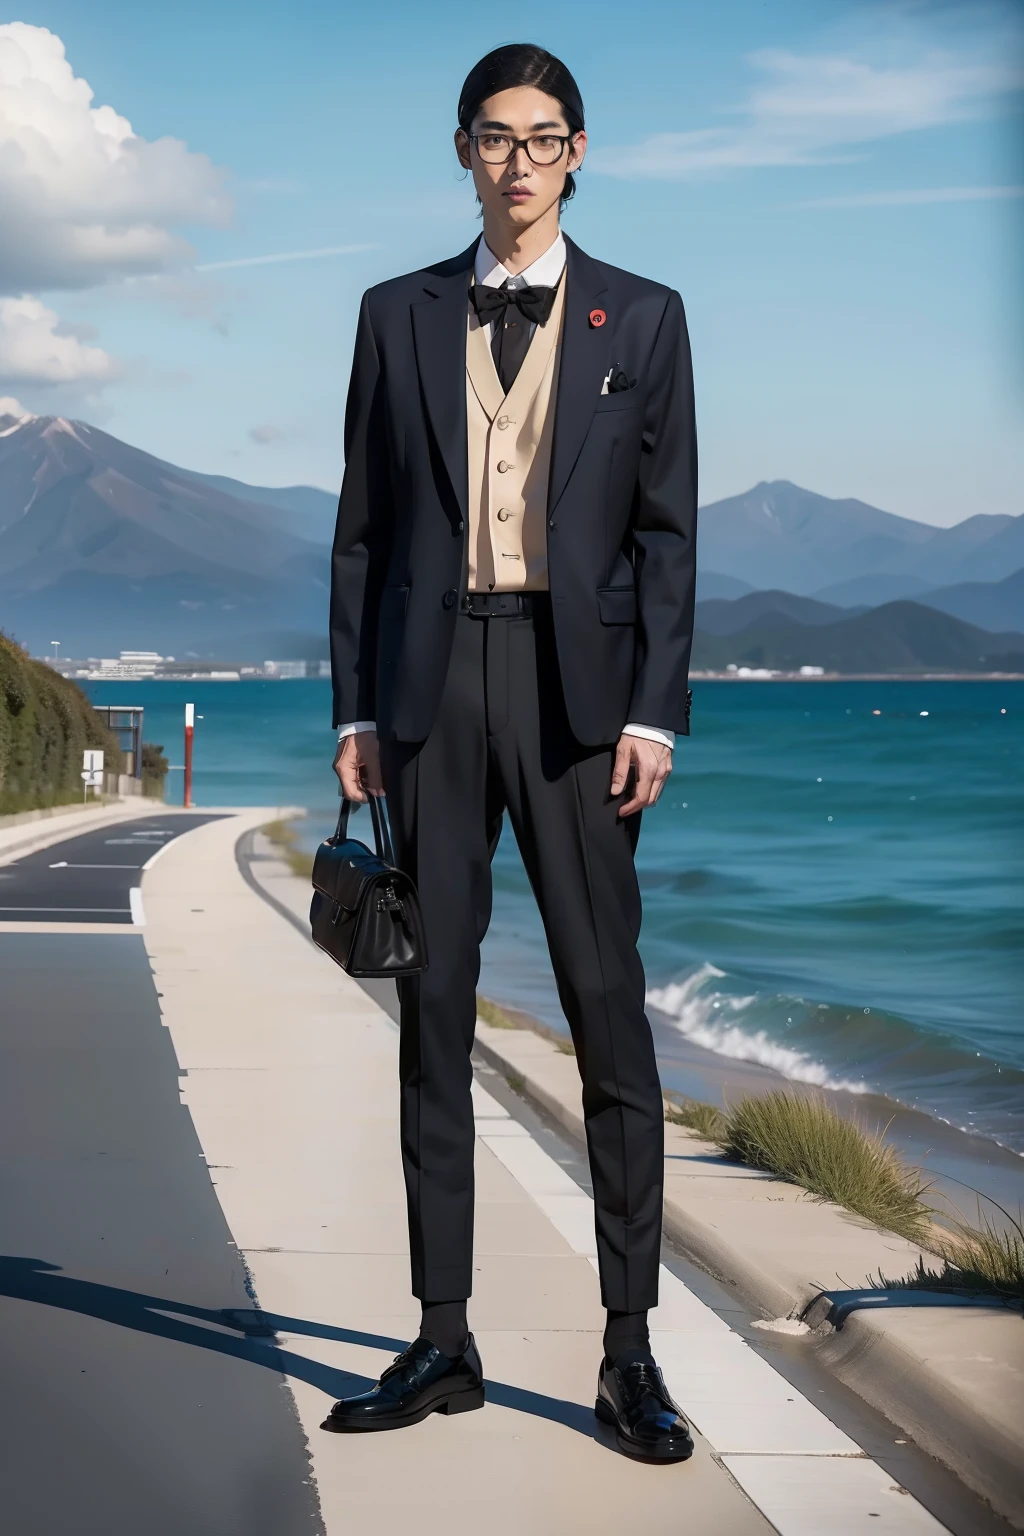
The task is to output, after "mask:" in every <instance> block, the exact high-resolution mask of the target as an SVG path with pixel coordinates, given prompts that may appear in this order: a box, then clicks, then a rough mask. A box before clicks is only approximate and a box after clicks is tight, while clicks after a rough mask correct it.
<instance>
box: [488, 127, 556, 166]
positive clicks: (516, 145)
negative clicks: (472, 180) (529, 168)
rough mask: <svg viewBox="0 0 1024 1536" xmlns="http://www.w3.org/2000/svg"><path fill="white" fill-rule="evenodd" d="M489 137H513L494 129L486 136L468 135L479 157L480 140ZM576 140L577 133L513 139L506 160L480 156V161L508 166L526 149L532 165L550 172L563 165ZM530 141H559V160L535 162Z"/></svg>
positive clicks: (532, 135) (548, 134) (541, 134)
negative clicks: (556, 166) (569, 148)
mask: <svg viewBox="0 0 1024 1536" xmlns="http://www.w3.org/2000/svg"><path fill="white" fill-rule="evenodd" d="M488 137H493V138H496V139H497V138H501V139H505V138H511V137H512V136H511V134H506V133H499V132H497V131H496V130H495V129H493V128H492V129H490V130H489V131H488V133H486V134H483V133H467V134H466V138H467V139H468V140H469V142H470V143H471V144H475V145H476V147H477V148H476V152H477V154H478V155H480V140H481V139H482V138H488ZM575 138H576V134H575V133H532V134H531V135H530V138H529V139H515V138H513V139H512V148H511V149H510V150H509V152H508V154H507V155H506V156H505V158H504V160H484V157H483V155H480V159H481V161H483V164H484V165H508V164H509V163H510V161H512V160H514V159H515V157H516V155H517V154H518V152H519V151H520V150H521V149H525V150H526V158H527V159H528V160H529V162H530V164H531V165H536V166H538V167H539V168H540V169H541V170H542V171H543V170H550V168H551V167H552V166H553V165H559V164H560V163H561V161H562V160H563V158H564V157H565V151H566V146H567V145H569V144H571V143H572V142H573V140H574V139H575ZM530 139H557V140H558V142H559V144H560V145H561V146H562V147H561V149H560V150H559V152H558V157H557V159H555V160H535V159H534V158H533V156H532V155H531V154H530Z"/></svg>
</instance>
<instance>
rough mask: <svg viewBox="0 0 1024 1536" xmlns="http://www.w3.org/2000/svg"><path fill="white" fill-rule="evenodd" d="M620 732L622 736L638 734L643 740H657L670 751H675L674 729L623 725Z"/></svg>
mask: <svg viewBox="0 0 1024 1536" xmlns="http://www.w3.org/2000/svg"><path fill="white" fill-rule="evenodd" d="M622 734H623V736H640V737H642V738H643V740H644V741H657V742H660V743H661V745H662V746H663V747H668V749H669V751H670V752H674V751H675V745H676V733H675V731H659V730H658V728H657V727H656V726H653V725H624V726H623V727H622Z"/></svg>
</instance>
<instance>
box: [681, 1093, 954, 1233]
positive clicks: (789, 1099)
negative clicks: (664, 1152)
mask: <svg viewBox="0 0 1024 1536" xmlns="http://www.w3.org/2000/svg"><path fill="white" fill-rule="evenodd" d="M666 1119H668V1120H671V1121H674V1122H675V1123H676V1124H680V1125H687V1126H689V1127H690V1128H691V1129H693V1130H696V1131H697V1132H698V1133H699V1134H700V1135H702V1136H704V1137H705V1139H706V1140H709V1141H712V1142H714V1143H715V1144H716V1145H717V1146H719V1147H720V1148H721V1150H722V1151H723V1153H724V1154H725V1155H726V1156H727V1157H732V1158H735V1159H736V1161H737V1162H741V1163H745V1164H746V1165H747V1167H749V1168H760V1169H763V1170H764V1171H765V1172H767V1173H773V1174H775V1176H776V1177H777V1178H781V1179H786V1180H788V1181H789V1182H790V1183H792V1184H800V1185H802V1187H803V1188H804V1189H806V1190H808V1191H809V1192H810V1193H811V1194H813V1195H817V1196H819V1197H820V1198H821V1199H822V1200H831V1201H833V1202H834V1204H836V1205H841V1206H844V1207H845V1208H846V1209H847V1210H848V1211H853V1212H854V1213H855V1214H856V1215H858V1216H863V1217H864V1218H865V1220H867V1221H870V1222H873V1223H874V1224H875V1225H876V1226H879V1227H884V1228H886V1230H887V1231H890V1232H896V1233H898V1234H899V1235H900V1236H901V1237H905V1238H907V1239H908V1240H909V1241H910V1242H914V1243H922V1244H927V1246H928V1247H929V1248H934V1247H935V1238H934V1231H935V1228H934V1225H933V1219H932V1218H933V1212H932V1210H931V1207H930V1206H929V1205H927V1204H926V1202H925V1199H924V1196H925V1195H926V1193H927V1189H928V1186H927V1184H926V1183H925V1180H924V1176H923V1174H922V1173H921V1171H920V1169H917V1168H912V1167H909V1166H908V1165H907V1164H906V1163H904V1162H903V1160H902V1158H901V1157H900V1155H899V1153H898V1152H897V1151H896V1149H895V1148H894V1147H892V1146H890V1145H889V1144H888V1142H886V1141H885V1139H884V1137H883V1136H882V1135H880V1134H878V1133H874V1132H871V1131H868V1130H865V1128H864V1127H863V1126H861V1125H858V1124H857V1122H856V1121H855V1120H849V1119H847V1118H846V1117H845V1116H843V1115H840V1114H839V1113H838V1112H837V1111H836V1110H835V1109H833V1108H832V1106H831V1105H830V1104H828V1103H826V1101H825V1100H824V1099H823V1098H820V1097H818V1096H817V1095H813V1094H799V1093H789V1092H787V1091H785V1090H784V1089H782V1090H776V1091H774V1092H771V1093H765V1094H757V1095H754V1094H746V1095H744V1097H743V1098H741V1099H740V1100H739V1102H738V1103H737V1104H735V1105H733V1106H730V1107H728V1108H726V1109H725V1110H720V1109H718V1108H717V1107H716V1106H715V1105H714V1104H705V1103H701V1102H700V1101H696V1100H687V1101H685V1102H684V1103H683V1104H681V1105H674V1106H671V1107H670V1108H668V1109H667V1110H666Z"/></svg>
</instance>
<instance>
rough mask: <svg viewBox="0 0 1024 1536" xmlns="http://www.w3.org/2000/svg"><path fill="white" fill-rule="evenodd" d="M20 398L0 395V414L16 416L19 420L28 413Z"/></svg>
mask: <svg viewBox="0 0 1024 1536" xmlns="http://www.w3.org/2000/svg"><path fill="white" fill-rule="evenodd" d="M30 414H31V412H29V411H27V410H26V409H25V407H24V406H23V405H22V403H21V401H20V400H15V398H14V396H13V395H0V416H17V418H18V420H19V421H20V420H21V418H22V417H23V416H28V415H30Z"/></svg>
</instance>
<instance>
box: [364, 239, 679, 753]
mask: <svg viewBox="0 0 1024 1536" xmlns="http://www.w3.org/2000/svg"><path fill="white" fill-rule="evenodd" d="M564 271H565V236H564V235H563V234H562V231H561V230H559V231H558V234H557V235H556V236H555V239H554V243H553V244H551V245H549V246H548V248H547V250H546V251H545V252H544V254H543V255H542V256H538V257H537V260H536V261H533V262H531V263H530V265H529V266H528V267H524V268H523V270H522V272H510V271H509V270H508V268H507V267H505V266H502V264H501V262H500V261H499V260H498V258H497V256H495V254H494V252H493V251H492V250H491V248H490V246H489V245H488V244H487V242H486V240H485V239H484V237H483V236H482V235H481V236H480V243H479V245H478V246H477V248H476V257H475V260H474V263H473V273H474V277H475V279H476V281H477V282H478V283H480V284H481V285H482V286H483V287H485V288H500V287H501V285H502V283H505V282H507V283H508V286H509V287H510V288H525V287H527V285H529V286H530V287H539V288H553V287H554V286H555V284H556V283H557V282H558V280H559V279H560V277H561V276H562V273H563V272H564ZM535 330H536V326H534V325H531V327H530V336H531V338H532V336H533V333H534V331H535ZM487 331H488V339H489V340H490V339H492V338H493V336H494V324H493V322H491V324H489V325H488V327H487ZM376 729H377V726H376V722H375V721H373V720H353V721H352V723H351V724H350V725H343V726H342V727H341V730H340V731H339V732H338V740H339V741H343V740H344V738H345V737H346V736H354V735H355V733H356V732H357V731H375V730H376ZM622 734H623V735H624V736H641V737H643V738H644V740H646V741H656V742H658V743H659V744H660V745H661V746H663V747H668V748H669V750H670V751H671V750H672V749H673V748H674V747H675V744H676V736H675V732H674V731H663V730H661V729H659V728H658V727H656V726H653V725H633V724H629V725H626V726H624V727H623V731H622Z"/></svg>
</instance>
